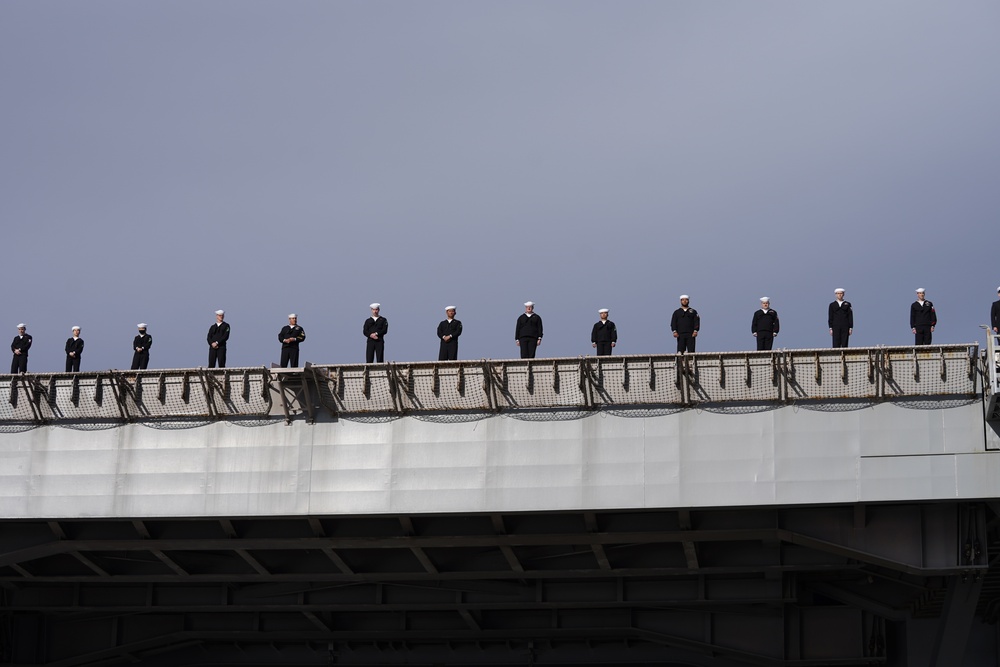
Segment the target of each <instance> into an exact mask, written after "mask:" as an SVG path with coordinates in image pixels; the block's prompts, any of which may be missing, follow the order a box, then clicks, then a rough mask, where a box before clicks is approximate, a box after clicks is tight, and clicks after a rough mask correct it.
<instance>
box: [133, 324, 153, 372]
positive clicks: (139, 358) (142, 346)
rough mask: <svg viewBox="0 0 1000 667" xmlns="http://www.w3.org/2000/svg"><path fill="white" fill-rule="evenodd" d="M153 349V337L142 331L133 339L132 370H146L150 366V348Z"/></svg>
mask: <svg viewBox="0 0 1000 667" xmlns="http://www.w3.org/2000/svg"><path fill="white" fill-rule="evenodd" d="M151 347H153V337H152V336H150V335H149V334H148V333H146V330H145V329H141V330H140V332H139V334H138V335H137V336H136V337H135V338H133V339H132V350H133V353H132V370H134V371H135V370H146V367H147V366H149V348H151Z"/></svg>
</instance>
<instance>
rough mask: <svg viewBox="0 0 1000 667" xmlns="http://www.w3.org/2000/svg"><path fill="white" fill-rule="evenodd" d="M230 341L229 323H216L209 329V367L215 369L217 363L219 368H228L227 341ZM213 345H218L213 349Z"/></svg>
mask: <svg viewBox="0 0 1000 667" xmlns="http://www.w3.org/2000/svg"><path fill="white" fill-rule="evenodd" d="M227 340H229V322H226V321H225V320H223V321H222V322H216V323H215V324H213V325H212V326H211V327H209V329H208V367H209V368H215V363H216V362H218V363H219V368H225V367H226V341H227ZM212 343H218V345H217V346H215V347H212Z"/></svg>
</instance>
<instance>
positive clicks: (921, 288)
mask: <svg viewBox="0 0 1000 667" xmlns="http://www.w3.org/2000/svg"><path fill="white" fill-rule="evenodd" d="M926 291H927V290H925V289H924V288H923V287H918V288H917V294H924V293H925V292H926Z"/></svg>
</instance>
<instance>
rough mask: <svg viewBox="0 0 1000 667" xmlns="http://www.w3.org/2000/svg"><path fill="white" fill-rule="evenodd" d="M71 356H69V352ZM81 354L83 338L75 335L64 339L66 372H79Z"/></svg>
mask: <svg viewBox="0 0 1000 667" xmlns="http://www.w3.org/2000/svg"><path fill="white" fill-rule="evenodd" d="M71 352H72V353H73V356H70V353H71ZM81 356H83V339H82V338H80V337H79V336H77V337H76V338H68V339H66V372H67V373H79V372H80V357H81Z"/></svg>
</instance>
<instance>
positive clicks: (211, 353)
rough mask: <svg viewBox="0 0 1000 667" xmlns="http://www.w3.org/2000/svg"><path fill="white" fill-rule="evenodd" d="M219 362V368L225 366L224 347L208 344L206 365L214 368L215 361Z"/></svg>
mask: <svg viewBox="0 0 1000 667" xmlns="http://www.w3.org/2000/svg"><path fill="white" fill-rule="evenodd" d="M216 361H218V362H219V368H225V367H226V348H225V347H212V346H211V345H209V346H208V367H209V368H215V362H216Z"/></svg>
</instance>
